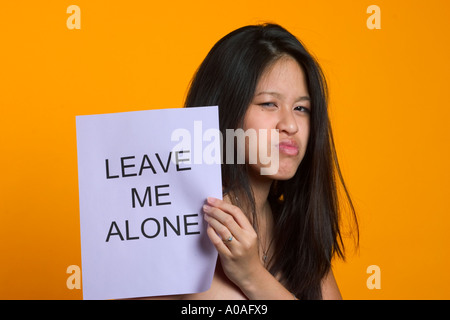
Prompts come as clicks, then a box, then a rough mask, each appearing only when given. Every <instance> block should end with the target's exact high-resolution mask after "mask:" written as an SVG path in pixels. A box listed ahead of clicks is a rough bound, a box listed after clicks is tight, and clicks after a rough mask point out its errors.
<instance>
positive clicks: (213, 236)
mask: <svg viewBox="0 0 450 320" xmlns="http://www.w3.org/2000/svg"><path fill="white" fill-rule="evenodd" d="M206 233H207V234H208V237H209V239H210V240H211V242H212V244H213V245H214V246H215V247H216V249H217V251H218V252H219V253H221V254H226V255H229V254H230V253H231V251H230V249H229V248H228V247H227V246H226V245H225V243H224V242H223V241H222V238H221V237H220V236H219V235H218V234H217V233H216V230H214V228H213V227H212V226H211V225H210V224H208V228H207V229H206ZM232 241H233V240H232Z"/></svg>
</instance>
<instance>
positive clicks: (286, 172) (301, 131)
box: [243, 56, 311, 180]
mask: <svg viewBox="0 0 450 320" xmlns="http://www.w3.org/2000/svg"><path fill="white" fill-rule="evenodd" d="M310 111H311V102H310V98H309V94H308V88H307V85H306V80H305V74H304V72H303V70H302V68H301V67H300V65H299V64H298V63H297V61H295V60H294V59H293V58H292V57H290V56H283V57H281V58H280V59H278V60H277V61H276V62H275V63H273V64H271V65H270V66H269V67H268V68H267V69H266V70H265V71H264V72H263V74H262V76H261V78H260V80H259V82H258V84H257V86H256V90H255V95H254V97H253V100H252V102H251V103H250V106H249V108H248V110H247V112H246V114H245V117H244V126H243V130H244V131H245V130H247V129H255V130H256V132H257V136H258V147H257V151H258V155H268V156H270V157H272V159H274V158H273V156H274V155H271V151H270V150H272V152H278V170H277V171H276V170H275V171H272V172H275V173H273V174H270V175H268V177H270V178H272V179H275V180H287V179H290V178H292V177H293V176H294V174H295V172H296V171H297V168H298V166H299V165H300V162H301V161H302V159H303V156H304V155H305V151H306V147H307V144H308V137H309V127H310V123H309V122H310ZM260 129H266V130H268V131H269V132H268V134H267V137H268V139H267V143H265V142H263V143H260V140H261V139H263V137H264V136H262V135H261V134H260V132H261V131H260ZM271 129H275V130H277V131H278V133H279V141H278V143H277V142H276V141H274V142H272V141H271V140H272V139H271V134H270V130H271ZM274 140H276V139H274ZM271 147H272V148H271ZM248 149H249V147H248V143H247V145H246V159H247V163H249V162H248V154H249V152H252V151H251V150H248ZM263 149H265V150H263ZM257 159H258V160H257V161H256V163H254V164H249V166H250V168H251V171H253V173H256V172H257V173H258V174H260V173H261V168H264V167H268V166H270V164H262V163H267V162H264V161H263V162H262V161H260V157H259V156H258V158H257ZM253 162H255V161H253Z"/></svg>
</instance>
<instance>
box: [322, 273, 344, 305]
mask: <svg viewBox="0 0 450 320" xmlns="http://www.w3.org/2000/svg"><path fill="white" fill-rule="evenodd" d="M322 298H323V299H324V300H342V296H341V292H340V291H339V287H338V285H337V283H336V279H335V278H334V274H333V271H332V270H330V271H329V272H328V274H327V275H326V276H325V277H324V278H323V280H322Z"/></svg>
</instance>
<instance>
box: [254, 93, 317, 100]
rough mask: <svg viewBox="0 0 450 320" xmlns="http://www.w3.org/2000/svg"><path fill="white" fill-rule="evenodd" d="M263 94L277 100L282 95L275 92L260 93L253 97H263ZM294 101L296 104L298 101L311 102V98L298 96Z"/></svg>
mask: <svg viewBox="0 0 450 320" xmlns="http://www.w3.org/2000/svg"><path fill="white" fill-rule="evenodd" d="M263 94H268V95H272V96H275V97H277V98H280V97H282V94H280V93H278V92H275V91H261V92H259V93H257V94H256V95H255V97H257V96H260V95H263ZM295 101H296V102H299V101H311V98H310V97H309V96H300V97H298V98H297V99H295Z"/></svg>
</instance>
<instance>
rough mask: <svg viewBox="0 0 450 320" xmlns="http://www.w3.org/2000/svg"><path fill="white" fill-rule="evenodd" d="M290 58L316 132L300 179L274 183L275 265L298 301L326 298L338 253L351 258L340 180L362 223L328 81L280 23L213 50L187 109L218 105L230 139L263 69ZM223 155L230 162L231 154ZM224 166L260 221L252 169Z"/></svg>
mask: <svg viewBox="0 0 450 320" xmlns="http://www.w3.org/2000/svg"><path fill="white" fill-rule="evenodd" d="M286 55H287V56H290V57H292V58H294V59H295V60H296V61H297V62H298V64H299V65H300V66H301V68H302V69H303V71H304V73H305V77H306V83H307V87H308V91H309V95H310V98H311V115H310V135H309V141H308V145H307V149H306V153H305V155H304V158H303V160H302V162H301V163H300V165H299V167H298V169H297V171H296V173H295V175H294V177H293V178H291V179H289V180H286V181H276V182H275V183H273V184H272V187H271V191H270V194H269V202H270V204H271V206H272V212H273V219H274V230H273V244H272V245H273V246H274V248H273V249H272V248H271V251H273V254H272V259H271V260H270V265H269V270H270V272H271V273H272V274H274V275H277V276H279V277H280V280H281V282H282V283H283V284H284V285H285V286H286V287H287V288H288V289H289V290H290V291H291V292H293V293H294V294H295V296H296V297H298V298H299V299H320V298H321V281H322V280H323V278H324V276H326V275H327V273H328V272H329V271H330V268H331V260H332V258H333V257H334V256H335V255H337V256H339V257H341V258H343V257H344V245H343V239H342V235H341V231H340V204H339V197H338V191H337V187H338V183H340V184H341V186H342V187H343V189H342V190H344V193H345V197H344V199H343V200H347V201H348V204H349V206H348V207H349V208H350V211H351V213H352V215H353V217H355V222H356V216H355V210H354V207H353V204H352V202H351V199H350V196H349V194H348V192H347V189H346V187H345V184H344V181H343V179H342V175H341V172H340V169H339V164H338V160H337V156H336V151H335V147H334V142H333V135H332V131H331V126H330V121H329V118H328V107H327V100H328V97H327V86H326V81H325V78H324V75H323V73H322V71H321V69H320V66H319V65H318V63H317V62H316V61H315V59H314V58H313V57H312V55H311V54H309V53H308V51H307V50H306V48H305V46H304V45H303V44H302V43H301V42H300V41H299V40H298V39H297V38H296V37H295V36H293V35H292V34H291V33H289V32H288V31H287V30H286V29H284V28H282V27H281V26H279V25H276V24H263V25H254V26H246V27H242V28H239V29H237V30H235V31H233V32H231V33H229V34H228V35H226V36H225V37H223V38H222V39H221V40H219V41H218V42H217V43H216V44H215V45H214V47H213V48H212V49H211V50H210V52H209V53H208V55H207V56H206V58H205V59H204V61H203V63H202V64H201V65H200V67H199V69H198V70H197V72H196V74H195V76H194V78H193V79H192V82H191V86H190V89H189V91H188V94H187V98H186V102H185V107H195V106H208V105H218V106H219V123H220V130H221V131H222V134H223V139H224V141H223V142H224V143H226V141H225V140H226V135H225V129H237V128H241V127H242V124H243V119H244V115H245V113H246V111H247V109H248V106H249V105H250V103H251V101H252V99H253V96H254V92H255V88H256V85H257V82H258V80H259V78H260V77H261V74H262V73H263V71H264V70H265V69H266V68H267V67H268V66H269V65H270V64H271V63H273V62H275V61H277V60H278V59H279V58H280V57H282V56H286ZM224 149H225V148H224ZM222 156H223V159H226V155H225V154H223V155H222ZM222 163H223V164H222V182H223V187H224V192H225V193H229V194H232V195H234V196H233V197H230V199H231V200H232V201H233V203H235V204H237V205H238V203H236V202H237V200H236V199H237V195H239V197H240V200H241V203H242V197H244V200H245V202H246V203H249V204H251V206H250V208H251V210H250V211H251V213H249V214H250V218H251V221H253V223H256V221H257V218H256V213H255V209H254V208H255V205H254V198H253V193H252V190H251V187H250V183H249V179H248V172H247V169H248V168H247V166H246V165H245V164H244V165H240V164H227V163H225V161H223V162H222ZM356 227H357V222H356ZM255 229H256V230H258V229H257V228H255Z"/></svg>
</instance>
